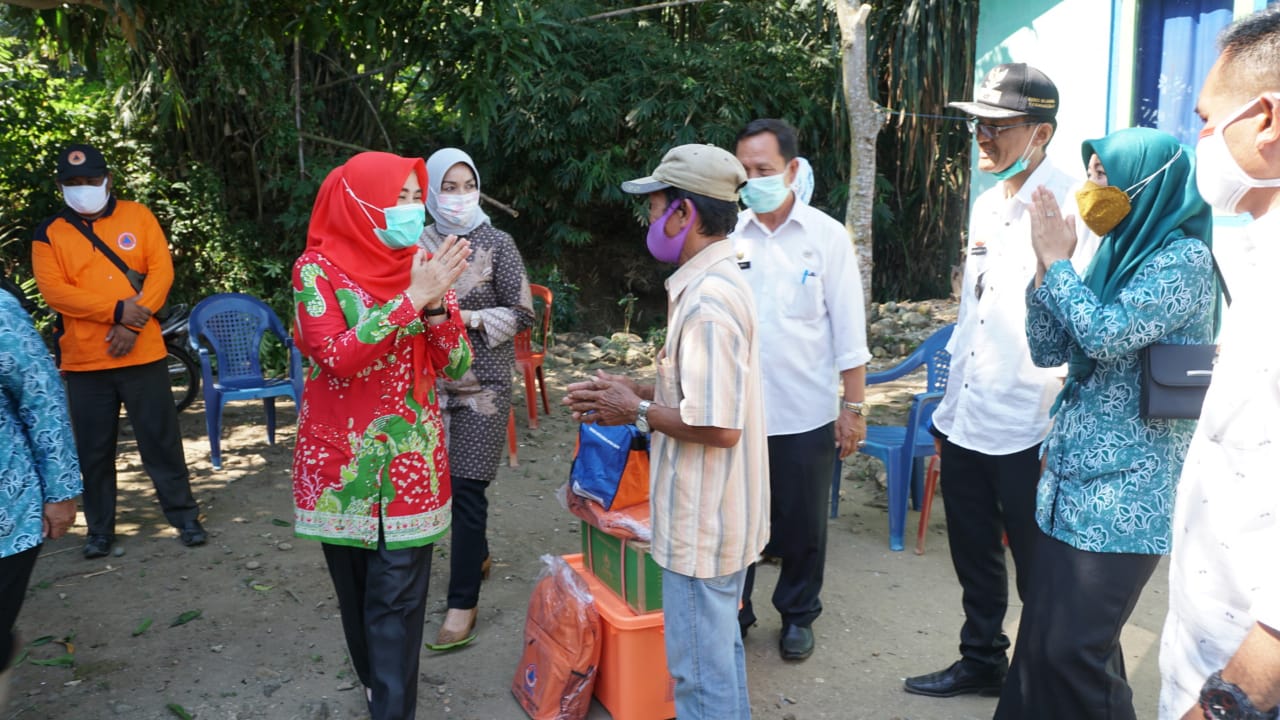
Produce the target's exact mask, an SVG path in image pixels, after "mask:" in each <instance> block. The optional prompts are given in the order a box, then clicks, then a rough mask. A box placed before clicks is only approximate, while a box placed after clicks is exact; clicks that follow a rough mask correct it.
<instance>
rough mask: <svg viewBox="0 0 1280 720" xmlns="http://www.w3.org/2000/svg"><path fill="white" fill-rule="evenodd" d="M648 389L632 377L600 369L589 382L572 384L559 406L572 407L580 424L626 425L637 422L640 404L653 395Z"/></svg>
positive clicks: (575, 418) (574, 416)
mask: <svg viewBox="0 0 1280 720" xmlns="http://www.w3.org/2000/svg"><path fill="white" fill-rule="evenodd" d="M647 390H650V389H649V388H642V387H640V385H638V384H637V383H636V381H634V380H632V379H631V378H629V377H625V376H622V375H610V374H609V373H607V372H605V371H603V370H597V371H596V376H595V377H593V378H591V379H590V380H583V381H582V382H576V383H573V384H571V385H569V387H568V392H567V393H566V394H565V396H564V399H562V400H561V401H560V404H561V405H567V406H569V409H571V410H572V411H573V419H574V420H576V421H578V422H584V423H597V424H600V425H626V424H627V423H632V422H635V420H636V409H637V408H638V407H640V401H641V400H644V399H647V397H646V396H648V395H649V394H650V393H649V392H646V391H647Z"/></svg>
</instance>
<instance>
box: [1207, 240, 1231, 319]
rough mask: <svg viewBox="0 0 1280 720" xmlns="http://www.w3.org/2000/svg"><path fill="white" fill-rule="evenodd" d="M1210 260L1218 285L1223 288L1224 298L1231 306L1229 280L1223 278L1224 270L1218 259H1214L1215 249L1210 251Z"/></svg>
mask: <svg viewBox="0 0 1280 720" xmlns="http://www.w3.org/2000/svg"><path fill="white" fill-rule="evenodd" d="M1209 259H1210V260H1212V261H1213V274H1214V275H1217V276H1218V284H1219V285H1221V286H1222V297H1223V298H1225V299H1226V301H1227V304H1228V305H1230V304H1231V291H1230V290H1228V289H1227V279H1226V278H1224V277H1222V268H1220V267H1218V258H1216V257H1214V254H1213V249H1212V248H1210V250H1209Z"/></svg>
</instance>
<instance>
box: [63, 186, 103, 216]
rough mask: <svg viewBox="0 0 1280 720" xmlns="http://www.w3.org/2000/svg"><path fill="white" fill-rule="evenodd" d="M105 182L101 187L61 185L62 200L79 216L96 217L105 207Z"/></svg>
mask: <svg viewBox="0 0 1280 720" xmlns="http://www.w3.org/2000/svg"><path fill="white" fill-rule="evenodd" d="M107 197H108V193H107V182H106V181H105V180H104V181H103V182H102V184H101V185H63V186H62V199H63V200H65V201H66V203H67V207H69V208H71V209H72V210H75V211H76V212H77V213H80V214H81V215H96V214H98V213H100V212H102V209H103V208H105V207H106V206H107Z"/></svg>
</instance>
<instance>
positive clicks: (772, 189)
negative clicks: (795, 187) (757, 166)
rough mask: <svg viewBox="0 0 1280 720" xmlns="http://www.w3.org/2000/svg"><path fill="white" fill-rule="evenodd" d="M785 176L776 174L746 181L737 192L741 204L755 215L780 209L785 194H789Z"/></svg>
mask: <svg viewBox="0 0 1280 720" xmlns="http://www.w3.org/2000/svg"><path fill="white" fill-rule="evenodd" d="M785 175H786V173H778V174H777V175H766V176H765V177H758V178H751V179H750V180H747V184H746V185H744V186H743V187H742V190H741V191H739V192H740V194H741V196H742V202H743V203H744V204H745V205H746V206H747V207H749V208H751V209H752V210H754V211H755V213H756V214H757V215H759V214H761V213H771V212H773V211H774V210H777V209H778V208H780V207H782V203H784V202H786V200H787V193H789V192H791V188H789V187H787V182H786V179H785Z"/></svg>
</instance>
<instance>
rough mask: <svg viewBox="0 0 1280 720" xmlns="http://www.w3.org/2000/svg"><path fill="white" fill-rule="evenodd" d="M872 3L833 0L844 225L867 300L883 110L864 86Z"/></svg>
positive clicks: (883, 118)
mask: <svg viewBox="0 0 1280 720" xmlns="http://www.w3.org/2000/svg"><path fill="white" fill-rule="evenodd" d="M870 14H871V6H870V5H867V4H863V5H862V6H861V7H859V8H856V9H855V8H854V6H853V2H852V0H836V15H837V17H838V18H839V21H840V55H841V57H842V58H843V61H844V100H845V106H846V107H847V108H848V111H849V201H848V203H847V204H846V205H845V209H844V226H845V229H846V230H848V232H849V238H850V240H852V242H853V247H854V252H856V253H857V255H858V274H859V275H860V276H861V277H862V302H863V304H864V305H869V304H870V303H871V268H872V266H873V265H874V264H875V261H874V258H873V255H872V242H871V215H872V211H873V209H874V207H875V199H876V195H875V191H876V136H877V135H879V134H880V127H881V126H882V125H883V124H884V120H885V115H884V113H882V112H881V110H880V108H879V107H878V106H877V105H876V104H875V103H874V102H872V100H871V95H870V89H869V88H868V87H867V16H868V15H870Z"/></svg>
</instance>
